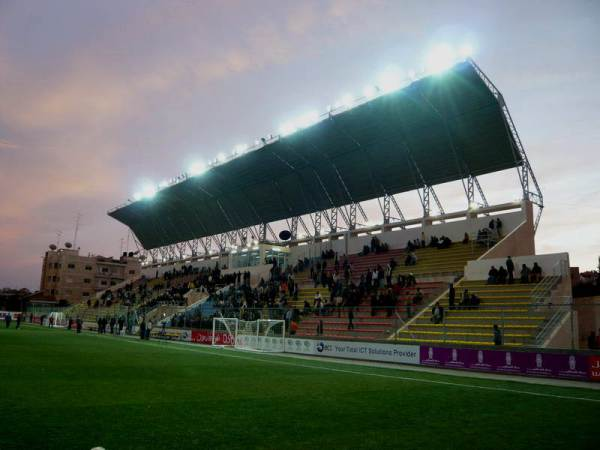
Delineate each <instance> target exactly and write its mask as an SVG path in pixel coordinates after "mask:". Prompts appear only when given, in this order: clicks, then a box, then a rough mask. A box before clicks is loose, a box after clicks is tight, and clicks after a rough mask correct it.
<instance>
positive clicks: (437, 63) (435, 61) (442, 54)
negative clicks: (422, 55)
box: [425, 44, 456, 74]
mask: <svg viewBox="0 0 600 450" xmlns="http://www.w3.org/2000/svg"><path fill="white" fill-rule="evenodd" d="M455 62H456V52H455V50H454V49H453V48H452V46H451V45H449V44H439V45H436V46H435V47H433V48H432V49H431V50H430V51H429V54H428V55H427V58H426V61H425V66H426V69H427V71H428V72H429V73H432V74H441V73H443V72H445V71H446V70H448V69H449V68H450V67H452V65H453V64H454V63H455Z"/></svg>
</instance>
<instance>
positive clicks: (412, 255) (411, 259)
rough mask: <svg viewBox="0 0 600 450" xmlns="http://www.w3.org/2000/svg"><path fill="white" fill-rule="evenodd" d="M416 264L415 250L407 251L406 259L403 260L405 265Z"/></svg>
mask: <svg viewBox="0 0 600 450" xmlns="http://www.w3.org/2000/svg"><path fill="white" fill-rule="evenodd" d="M416 264H417V255H416V254H415V252H409V253H408V255H406V259H405V260H404V265H405V266H414V265H416Z"/></svg>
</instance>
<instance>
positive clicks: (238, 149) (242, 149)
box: [234, 144, 248, 155]
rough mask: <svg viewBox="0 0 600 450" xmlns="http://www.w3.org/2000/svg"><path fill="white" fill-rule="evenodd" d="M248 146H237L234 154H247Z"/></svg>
mask: <svg viewBox="0 0 600 450" xmlns="http://www.w3.org/2000/svg"><path fill="white" fill-rule="evenodd" d="M247 149H248V146H247V145H246V144H238V145H236V146H235V149H234V152H235V153H236V154H238V155H243V154H244V153H246V150H247Z"/></svg>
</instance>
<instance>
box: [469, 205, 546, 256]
mask: <svg viewBox="0 0 600 450" xmlns="http://www.w3.org/2000/svg"><path fill="white" fill-rule="evenodd" d="M523 211H524V220H523V221H522V222H521V223H520V224H518V225H517V226H515V227H514V228H513V229H512V230H511V231H509V232H508V233H507V231H508V229H505V233H507V234H505V236H504V238H503V239H502V240H501V241H500V242H498V244H496V245H495V246H494V247H492V248H491V249H490V250H489V251H488V252H486V253H485V254H484V255H483V256H482V257H481V259H493V258H506V257H507V256H526V255H535V231H534V218H533V206H532V205H531V203H530V202H525V204H524V209H523Z"/></svg>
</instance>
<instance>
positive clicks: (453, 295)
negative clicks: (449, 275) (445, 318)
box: [448, 283, 456, 311]
mask: <svg viewBox="0 0 600 450" xmlns="http://www.w3.org/2000/svg"><path fill="white" fill-rule="evenodd" d="M455 299H456V290H455V289H454V284H452V283H450V284H449V285H448V307H449V309H450V310H451V311H452V310H453V309H454V300H455Z"/></svg>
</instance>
